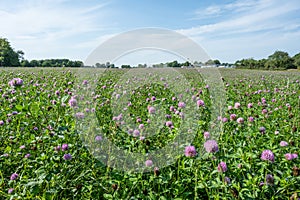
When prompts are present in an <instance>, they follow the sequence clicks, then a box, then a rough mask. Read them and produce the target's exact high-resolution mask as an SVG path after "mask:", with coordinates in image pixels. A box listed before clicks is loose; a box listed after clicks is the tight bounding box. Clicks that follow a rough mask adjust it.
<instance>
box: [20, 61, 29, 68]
mask: <svg viewBox="0 0 300 200" xmlns="http://www.w3.org/2000/svg"><path fill="white" fill-rule="evenodd" d="M20 65H21V67H32V66H31V65H30V62H29V61H28V60H22V61H21V63H20Z"/></svg>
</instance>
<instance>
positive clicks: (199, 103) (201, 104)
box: [197, 99, 205, 107]
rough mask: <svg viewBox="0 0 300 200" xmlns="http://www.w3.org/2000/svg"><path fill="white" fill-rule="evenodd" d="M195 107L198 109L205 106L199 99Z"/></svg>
mask: <svg viewBox="0 0 300 200" xmlns="http://www.w3.org/2000/svg"><path fill="white" fill-rule="evenodd" d="M197 106H198V107H200V106H205V103H204V101H203V100H201V99H199V100H198V101H197Z"/></svg>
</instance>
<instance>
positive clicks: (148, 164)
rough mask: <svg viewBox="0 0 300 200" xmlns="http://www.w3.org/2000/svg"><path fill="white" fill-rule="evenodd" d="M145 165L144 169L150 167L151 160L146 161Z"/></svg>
mask: <svg viewBox="0 0 300 200" xmlns="http://www.w3.org/2000/svg"><path fill="white" fill-rule="evenodd" d="M145 165H146V167H151V166H152V165H153V162H152V160H146V162H145Z"/></svg>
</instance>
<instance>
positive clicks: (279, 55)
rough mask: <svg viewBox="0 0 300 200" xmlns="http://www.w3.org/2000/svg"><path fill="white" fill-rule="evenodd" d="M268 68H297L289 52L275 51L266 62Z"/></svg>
mask: <svg viewBox="0 0 300 200" xmlns="http://www.w3.org/2000/svg"><path fill="white" fill-rule="evenodd" d="M265 68H266V69H292V68H296V67H295V66H294V64H293V59H292V58H291V57H290V56H289V54H288V53H287V52H284V51H275V52H274V53H273V54H272V55H270V56H269V57H268V60H267V61H266V63H265Z"/></svg>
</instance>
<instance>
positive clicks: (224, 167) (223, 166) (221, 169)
mask: <svg viewBox="0 0 300 200" xmlns="http://www.w3.org/2000/svg"><path fill="white" fill-rule="evenodd" d="M226 171H227V165H226V163H225V162H223V161H222V162H220V163H219V164H218V172H226Z"/></svg>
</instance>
